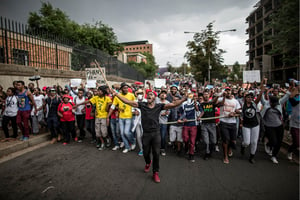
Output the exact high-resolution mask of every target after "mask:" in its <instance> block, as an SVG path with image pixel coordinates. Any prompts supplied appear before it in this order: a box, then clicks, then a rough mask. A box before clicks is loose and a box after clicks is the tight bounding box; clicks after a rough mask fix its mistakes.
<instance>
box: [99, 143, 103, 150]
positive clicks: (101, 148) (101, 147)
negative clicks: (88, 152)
mask: <svg viewBox="0 0 300 200" xmlns="http://www.w3.org/2000/svg"><path fill="white" fill-rule="evenodd" d="M103 149H104V144H103V143H102V144H101V146H100V148H99V149H98V150H99V151H102V150H103Z"/></svg>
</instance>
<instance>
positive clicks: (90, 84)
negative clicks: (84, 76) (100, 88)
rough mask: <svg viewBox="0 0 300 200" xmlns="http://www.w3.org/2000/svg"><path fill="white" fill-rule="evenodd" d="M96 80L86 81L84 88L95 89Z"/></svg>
mask: <svg viewBox="0 0 300 200" xmlns="http://www.w3.org/2000/svg"><path fill="white" fill-rule="evenodd" d="M96 83H97V80H87V83H86V87H87V88H96V87H97V85H96Z"/></svg>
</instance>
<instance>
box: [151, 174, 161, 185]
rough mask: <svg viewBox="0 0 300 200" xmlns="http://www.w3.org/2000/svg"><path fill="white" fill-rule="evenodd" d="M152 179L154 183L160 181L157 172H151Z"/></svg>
mask: <svg viewBox="0 0 300 200" xmlns="http://www.w3.org/2000/svg"><path fill="white" fill-rule="evenodd" d="M153 180H154V182H155V183H160V178H159V176H158V172H154V173H153Z"/></svg>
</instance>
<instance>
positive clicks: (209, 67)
mask: <svg viewBox="0 0 300 200" xmlns="http://www.w3.org/2000/svg"><path fill="white" fill-rule="evenodd" d="M234 31H236V29H229V30H224V31H216V32H215V33H216V34H219V33H224V32H234ZM183 33H185V34H189V33H194V34H196V33H200V32H193V31H184V32H183ZM208 49H209V51H210V41H209V47H208ZM211 69H212V67H211V66H210V55H209V54H208V82H209V83H210V70H211Z"/></svg>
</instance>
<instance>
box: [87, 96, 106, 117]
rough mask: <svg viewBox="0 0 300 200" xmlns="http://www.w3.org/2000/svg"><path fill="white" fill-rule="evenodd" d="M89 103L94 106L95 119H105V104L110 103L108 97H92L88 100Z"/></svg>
mask: <svg viewBox="0 0 300 200" xmlns="http://www.w3.org/2000/svg"><path fill="white" fill-rule="evenodd" d="M90 102H91V103H92V104H94V105H96V118H106V117H107V115H108V112H107V111H106V107H107V104H109V103H111V99H110V98H109V97H108V96H104V97H99V96H94V97H92V98H91V99H90Z"/></svg>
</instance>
